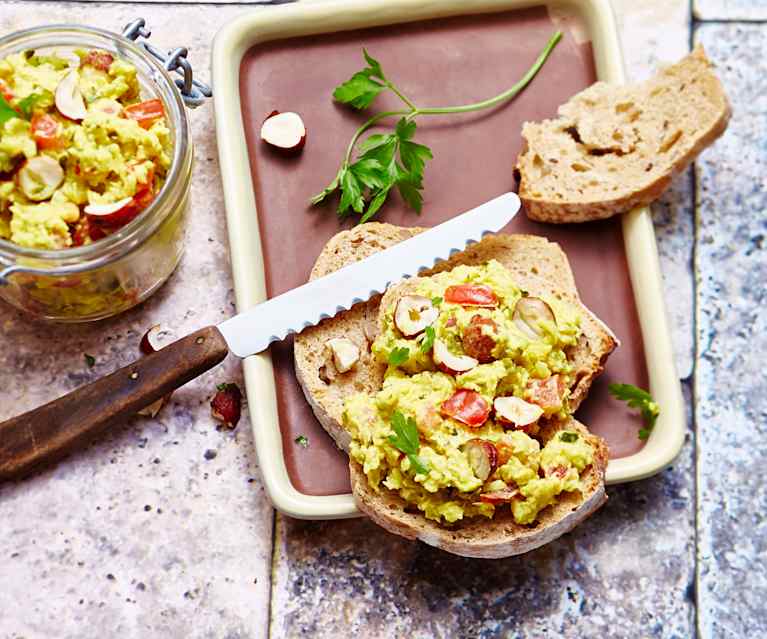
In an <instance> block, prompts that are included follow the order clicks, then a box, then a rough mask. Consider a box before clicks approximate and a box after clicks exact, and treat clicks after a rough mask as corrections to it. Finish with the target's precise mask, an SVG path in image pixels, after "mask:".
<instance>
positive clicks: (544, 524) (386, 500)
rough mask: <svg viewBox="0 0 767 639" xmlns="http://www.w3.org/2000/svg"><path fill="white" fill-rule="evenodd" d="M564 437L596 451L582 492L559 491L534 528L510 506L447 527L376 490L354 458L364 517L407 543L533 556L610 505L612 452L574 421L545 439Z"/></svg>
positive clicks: (355, 488) (473, 553) (483, 554)
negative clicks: (607, 480) (608, 478)
mask: <svg viewBox="0 0 767 639" xmlns="http://www.w3.org/2000/svg"><path fill="white" fill-rule="evenodd" d="M563 434H566V435H565V436H566V437H568V438H571V437H572V436H573V435H574V434H577V435H578V437H579V439H580V440H581V441H582V442H584V443H585V444H586V445H588V446H590V447H592V449H593V457H592V461H591V463H590V464H589V465H588V466H585V467H584V469H583V471H582V472H580V473H579V480H578V483H579V485H578V488H577V490H572V491H563V492H561V493H559V495H557V499H556V501H554V502H552V503H551V504H549V505H548V506H547V507H545V508H543V509H542V510H541V511H540V512H539V513H538V516H537V517H536V519H535V521H534V523H533V524H520V523H518V522H517V521H516V520H515V518H514V513H513V511H512V510H511V508H510V507H497V508H496V512H495V513H494V514H493V517H492V518H491V519H487V518H486V517H472V518H467V519H463V520H461V521H459V522H457V523H455V524H452V525H444V524H443V523H442V522H439V521H435V520H433V519H429V518H427V517H424V516H423V514H422V513H421V512H420V511H419V510H418V509H417V508H415V507H414V506H413V504H412V503H409V502H408V501H406V500H405V499H403V498H402V497H401V496H400V495H399V493H398V492H396V491H392V490H385V489H384V490H376V489H375V488H374V487H373V486H372V485H371V484H370V482H369V480H368V476H367V475H366V474H365V472H364V471H363V467H362V466H361V465H360V464H359V463H358V462H356V461H354V460H351V461H350V463H349V470H350V473H351V482H352V492H353V493H354V499H355V502H356V503H357V507H358V508H359V509H360V510H361V511H362V512H363V513H365V514H366V515H367V516H368V517H370V519H372V520H373V521H374V522H376V523H377V524H378V525H379V526H381V527H383V528H385V529H386V530H388V531H389V532H391V533H394V534H396V535H400V536H402V537H405V538H407V539H420V540H421V541H423V542H424V543H427V544H429V545H430V546H434V547H436V548H440V549H442V550H445V551H447V552H450V553H453V554H456V555H461V556H463V557H478V558H482V559H493V558H501V557H510V556H512V555H519V554H522V553H525V552H529V551H530V550H534V549H535V548H538V547H540V546H542V545H544V544H547V543H548V542H550V541H553V540H554V539H556V538H557V537H560V536H561V535H563V534H565V533H566V532H568V531H570V530H572V529H573V528H574V527H575V526H576V525H577V524H579V523H580V522H582V521H583V520H584V519H586V518H587V517H589V516H590V515H592V514H593V513H594V512H595V511H596V510H598V509H599V508H600V507H601V506H602V505H604V503H605V502H606V501H607V495H606V493H605V487H604V473H605V468H606V467H607V460H608V451H607V446H606V445H605V442H604V440H602V439H601V438H599V437H596V436H594V435H591V434H590V433H589V432H588V430H587V429H586V427H585V426H583V424H580V423H579V422H577V421H576V420H574V419H571V420H569V421H566V422H555V423H551V424H549V425H548V426H547V428H546V429H544V430H543V431H542V432H541V434H540V435H539V437H541V438H542V439H543V440H544V441H546V442H556V440H557V438H558V437H562V435H563ZM544 472H545V471H544Z"/></svg>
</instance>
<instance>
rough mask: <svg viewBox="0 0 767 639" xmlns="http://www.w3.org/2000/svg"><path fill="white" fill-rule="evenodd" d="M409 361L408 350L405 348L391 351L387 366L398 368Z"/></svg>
mask: <svg viewBox="0 0 767 639" xmlns="http://www.w3.org/2000/svg"><path fill="white" fill-rule="evenodd" d="M408 359H410V349H409V348H407V347H406V346H402V347H398V348H394V349H392V351H391V352H390V353H389V359H388V361H389V364H391V365H392V366H400V365H401V364H404V363H405V362H406V361H407V360H408Z"/></svg>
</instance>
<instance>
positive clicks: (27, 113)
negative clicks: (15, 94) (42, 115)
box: [19, 93, 43, 120]
mask: <svg viewBox="0 0 767 639" xmlns="http://www.w3.org/2000/svg"><path fill="white" fill-rule="evenodd" d="M42 97H43V96H42V95H41V94H39V93H32V94H31V95H28V96H27V97H26V98H24V99H23V100H21V101H19V109H21V112H22V113H23V114H24V117H25V118H26V119H27V120H29V119H30V118H31V117H32V110H33V109H34V108H35V105H36V104H37V103H38V102H39V101H40V100H41V99H42Z"/></svg>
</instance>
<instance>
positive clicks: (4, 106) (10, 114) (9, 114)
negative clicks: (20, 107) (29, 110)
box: [0, 93, 19, 125]
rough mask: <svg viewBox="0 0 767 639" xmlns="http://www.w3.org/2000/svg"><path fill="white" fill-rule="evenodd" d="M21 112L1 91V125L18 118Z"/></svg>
mask: <svg viewBox="0 0 767 639" xmlns="http://www.w3.org/2000/svg"><path fill="white" fill-rule="evenodd" d="M18 117H19V112H18V111H16V109H14V108H13V107H12V106H11V104H10V102H8V100H6V99H5V96H4V95H3V94H2V93H0V125H3V124H5V123H6V122H7V121H8V120H11V119H13V118H18Z"/></svg>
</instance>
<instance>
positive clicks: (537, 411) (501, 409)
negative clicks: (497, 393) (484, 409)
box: [493, 397, 543, 428]
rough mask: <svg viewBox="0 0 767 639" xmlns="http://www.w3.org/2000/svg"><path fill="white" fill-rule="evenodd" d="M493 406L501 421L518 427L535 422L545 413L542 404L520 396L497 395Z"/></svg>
mask: <svg viewBox="0 0 767 639" xmlns="http://www.w3.org/2000/svg"><path fill="white" fill-rule="evenodd" d="M493 408H495V416H496V418H497V419H498V420H499V421H501V422H506V423H507V424H513V425H514V426H516V427H517V428H524V427H525V426H529V425H530V424H534V423H535V422H537V421H538V420H539V419H540V418H541V415H543V409H542V408H541V407H540V406H538V405H536V404H531V403H530V402H526V401H525V400H524V399H520V398H519V397H496V398H495V401H494V402H493Z"/></svg>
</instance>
